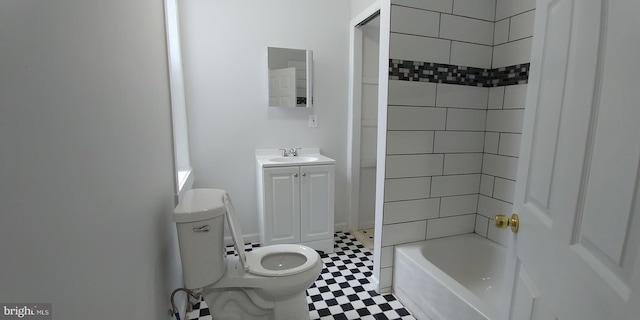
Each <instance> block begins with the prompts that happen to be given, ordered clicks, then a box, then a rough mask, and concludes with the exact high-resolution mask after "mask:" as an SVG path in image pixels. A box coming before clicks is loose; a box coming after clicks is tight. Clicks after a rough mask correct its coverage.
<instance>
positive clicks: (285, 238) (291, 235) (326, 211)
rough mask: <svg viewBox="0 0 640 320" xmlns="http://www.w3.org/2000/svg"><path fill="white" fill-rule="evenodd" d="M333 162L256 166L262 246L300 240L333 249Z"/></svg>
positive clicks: (323, 248) (308, 244)
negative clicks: (257, 167)
mask: <svg viewBox="0 0 640 320" xmlns="http://www.w3.org/2000/svg"><path fill="white" fill-rule="evenodd" d="M334 176H335V169H334V165H333V164H324V165H295V166H277V167H259V169H258V198H259V203H258V207H259V211H260V212H259V217H260V242H261V243H262V245H271V244H281V243H299V244H304V245H306V246H309V247H311V248H313V249H316V250H321V251H324V252H333V231H334V230H333V229H334V222H333V217H334V184H335V177H334Z"/></svg>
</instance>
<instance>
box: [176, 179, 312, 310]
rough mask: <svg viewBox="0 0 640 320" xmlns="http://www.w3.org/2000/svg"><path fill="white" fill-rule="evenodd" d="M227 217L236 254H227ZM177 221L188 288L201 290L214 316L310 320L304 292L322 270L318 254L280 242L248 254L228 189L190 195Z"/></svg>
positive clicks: (197, 191) (177, 211) (194, 190)
mask: <svg viewBox="0 0 640 320" xmlns="http://www.w3.org/2000/svg"><path fill="white" fill-rule="evenodd" d="M225 218H226V220H227V223H228V227H229V231H230V233H231V237H232V239H233V242H234V247H235V249H236V252H237V255H234V256H226V254H225V253H224V251H225V250H224V241H223V232H224V223H223V222H222V221H224V220H225ZM173 220H174V221H175V222H176V227H177V229H178V241H179V246H180V256H181V260H182V266H183V277H184V280H185V286H186V287H187V288H188V289H196V290H198V291H200V290H202V294H203V297H204V299H205V301H206V302H207V304H208V305H209V307H210V309H211V313H212V315H213V317H214V318H220V319H234V320H235V319H237V320H241V319H273V320H275V319H278V320H281V319H292V320H293V319H296V320H298V319H308V317H309V312H308V307H307V302H306V295H305V290H306V289H307V288H308V287H309V286H310V285H311V284H312V283H313V282H314V281H315V280H316V278H317V277H318V275H319V274H320V272H321V270H322V260H321V259H320V256H319V255H318V253H317V252H316V251H315V250H313V249H311V248H309V247H307V246H304V245H298V244H279V245H271V246H265V247H260V248H255V249H253V250H252V251H250V252H245V248H244V241H243V237H242V233H241V231H240V227H239V224H238V222H237V220H236V215H235V210H234V208H233V204H232V203H231V199H230V197H229V195H228V194H227V192H226V191H224V190H219V189H193V190H190V191H188V192H187V194H185V196H184V198H183V199H182V201H180V203H179V204H178V206H177V207H176V209H175V211H174V214H173Z"/></svg>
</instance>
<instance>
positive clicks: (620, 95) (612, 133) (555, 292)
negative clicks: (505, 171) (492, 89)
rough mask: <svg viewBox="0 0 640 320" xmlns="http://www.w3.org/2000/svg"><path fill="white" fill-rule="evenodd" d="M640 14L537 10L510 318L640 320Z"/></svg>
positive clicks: (610, 7) (616, 9) (596, 8)
mask: <svg viewBox="0 0 640 320" xmlns="http://www.w3.org/2000/svg"><path fill="white" fill-rule="evenodd" d="M639 13H640V1H637V0H613V1H599V0H539V1H538V2H537V7H536V22H535V31H534V37H533V41H534V44H533V51H532V62H531V76H530V82H529V93H528V96H527V105H526V108H527V109H526V114H525V124H524V133H523V139H522V149H521V154H520V156H521V158H520V159H521V160H520V167H519V169H518V170H519V172H518V183H517V188H516V197H515V200H514V201H515V204H514V208H515V211H516V212H517V213H519V215H520V230H519V232H518V233H517V234H515V235H514V236H513V237H512V239H511V241H512V248H515V249H514V253H513V255H512V259H511V261H510V263H511V266H512V267H513V269H511V270H514V273H513V274H511V275H508V276H507V279H511V281H513V286H512V287H510V288H513V292H512V296H511V298H512V299H511V307H510V308H509V307H508V306H509V298H506V299H505V310H507V311H506V312H505V314H503V316H505V318H506V317H507V316H508V317H509V318H510V319H561V320H565V319H576V320H578V319H579V320H588V319H593V320H609V319H636V320H637V319H640V259H639V258H640V256H639V255H638V251H639V249H640V246H639V244H640V213H639V211H640V201H639V200H640V197H639V193H638V192H639V190H638V182H639V181H638V180H639V179H638V177H639V175H638V174H639V170H638V166H639V164H640V80H639V79H640V68H639V67H638V66H639V64H638V61H637V60H638V59H639V58H640V23H639V21H640V17H638V14H639ZM505 232H510V231H505ZM507 312H508V313H509V315H507V314H506V313H507Z"/></svg>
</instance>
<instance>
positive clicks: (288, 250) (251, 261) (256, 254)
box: [246, 244, 319, 277]
mask: <svg viewBox="0 0 640 320" xmlns="http://www.w3.org/2000/svg"><path fill="white" fill-rule="evenodd" d="M278 254H299V255H301V256H302V257H304V259H305V262H303V263H302V264H300V265H298V266H296V267H293V268H288V269H282V270H272V269H267V268H265V267H264V266H263V265H262V259H263V258H264V257H267V256H270V255H278ZM246 259H247V262H246V265H247V266H248V271H249V272H250V273H253V274H255V275H259V276H268V277H284V276H290V275H293V274H296V273H300V272H304V271H307V270H309V269H311V268H313V267H314V266H315V265H316V264H317V263H318V260H319V255H318V253H317V252H316V251H315V250H313V249H311V248H309V247H306V246H302V245H299V244H275V245H270V246H267V247H262V248H257V249H254V250H253V251H250V252H247V253H246Z"/></svg>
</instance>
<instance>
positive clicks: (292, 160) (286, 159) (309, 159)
mask: <svg viewBox="0 0 640 320" xmlns="http://www.w3.org/2000/svg"><path fill="white" fill-rule="evenodd" d="M317 160H318V158H316V157H307V156H300V157H278V158H271V159H269V161H273V162H286V163H302V162H313V161H317Z"/></svg>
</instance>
